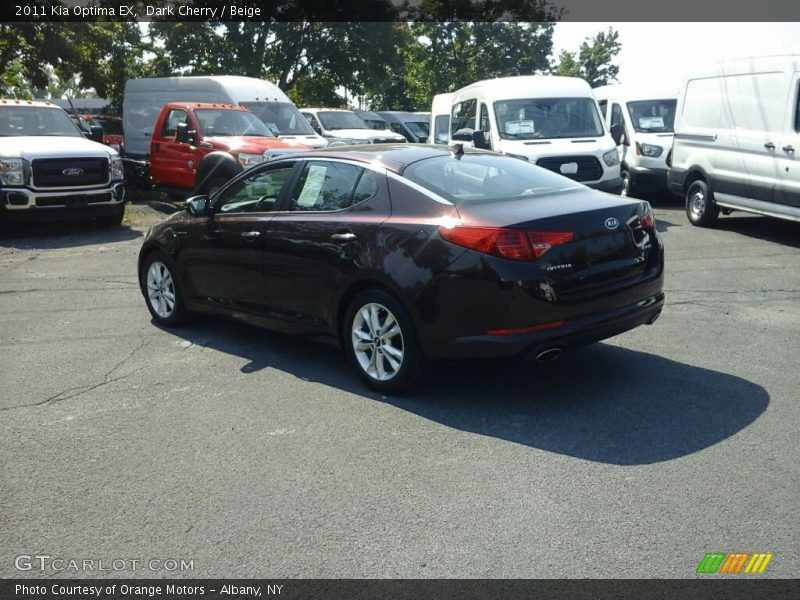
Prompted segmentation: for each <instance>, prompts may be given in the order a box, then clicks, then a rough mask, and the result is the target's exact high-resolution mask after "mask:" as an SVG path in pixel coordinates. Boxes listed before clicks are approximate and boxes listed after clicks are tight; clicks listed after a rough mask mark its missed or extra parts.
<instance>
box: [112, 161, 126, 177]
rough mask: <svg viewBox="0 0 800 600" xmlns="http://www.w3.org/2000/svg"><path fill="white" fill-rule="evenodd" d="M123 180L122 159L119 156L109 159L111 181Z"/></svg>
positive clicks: (123, 168)
mask: <svg viewBox="0 0 800 600" xmlns="http://www.w3.org/2000/svg"><path fill="white" fill-rule="evenodd" d="M121 179H125V167H124V166H123V165H122V159H121V158H120V157H119V156H112V157H111V181H119V180H121Z"/></svg>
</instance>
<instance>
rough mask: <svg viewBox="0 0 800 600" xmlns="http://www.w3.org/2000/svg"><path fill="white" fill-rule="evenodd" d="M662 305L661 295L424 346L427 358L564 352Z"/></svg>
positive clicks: (645, 319) (647, 316) (653, 314)
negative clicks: (551, 323) (537, 327)
mask: <svg viewBox="0 0 800 600" xmlns="http://www.w3.org/2000/svg"><path fill="white" fill-rule="evenodd" d="M663 307H664V294H663V292H659V293H658V294H656V295H653V296H649V297H647V298H643V299H642V300H639V301H638V302H635V303H632V304H628V305H626V306H621V307H617V308H613V309H610V310H606V311H602V312H597V313H593V314H589V315H585V316H581V317H577V318H574V319H568V320H565V321H563V324H561V325H560V326H558V327H553V328H551V329H544V330H541V331H535V332H532V333H520V334H506V335H480V336H468V337H461V338H456V339H453V340H450V341H449V342H448V343H446V344H437V345H435V346H433V347H430V348H428V349H427V350H428V351H427V352H426V356H427V358H429V359H431V360H449V359H469V358H511V357H515V356H530V357H533V358H535V357H536V356H537V355H539V354H541V353H542V352H544V351H546V350H549V349H551V348H557V349H558V350H561V351H564V350H569V349H571V348H575V347H578V346H583V345H586V344H591V343H593V342H599V341H600V340H604V339H606V338H609V337H612V336H615V335H617V334H620V333H623V332H625V331H629V330H631V329H634V328H635V327H638V326H640V325H645V324H651V323H653V322H654V321H655V320H656V319H657V318H658V317H659V315H660V314H661V310H662V308H663Z"/></svg>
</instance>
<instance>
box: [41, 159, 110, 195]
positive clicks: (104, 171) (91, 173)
mask: <svg viewBox="0 0 800 600" xmlns="http://www.w3.org/2000/svg"><path fill="white" fill-rule="evenodd" d="M32 167H33V185H34V187H37V188H68V187H82V186H88V185H102V184H104V183H108V177H109V174H108V159H106V158H39V159H36V160H34V161H33V164H32ZM67 173H71V174H67Z"/></svg>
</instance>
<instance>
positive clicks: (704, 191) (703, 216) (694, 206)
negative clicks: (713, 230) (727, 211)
mask: <svg viewBox="0 0 800 600" xmlns="http://www.w3.org/2000/svg"><path fill="white" fill-rule="evenodd" d="M686 216H687V217H688V218H689V222H690V223H691V224H692V225H697V226H698V227H710V226H711V225H713V224H714V222H715V221H716V220H717V217H718V216H719V207H718V206H717V205H716V204H714V195H713V194H712V193H711V191H710V190H709V189H708V184H706V182H705V181H703V180H701V179H697V180H695V181H693V182H692V183H691V184H690V185H689V189H688V190H686Z"/></svg>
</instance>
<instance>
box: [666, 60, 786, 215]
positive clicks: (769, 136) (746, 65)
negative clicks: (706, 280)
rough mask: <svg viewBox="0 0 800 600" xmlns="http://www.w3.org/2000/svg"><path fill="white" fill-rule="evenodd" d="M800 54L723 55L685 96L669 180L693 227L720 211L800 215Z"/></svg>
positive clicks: (687, 86) (698, 76) (697, 76)
mask: <svg viewBox="0 0 800 600" xmlns="http://www.w3.org/2000/svg"><path fill="white" fill-rule="evenodd" d="M799 88H800V52H797V53H792V54H784V55H777V56H761V57H751V58H745V59H739V60H732V61H724V62H721V63H717V64H716V65H715V66H713V67H710V68H707V69H705V70H702V71H699V72H697V73H696V74H694V75H691V76H690V77H689V78H688V80H687V81H686V83H685V84H684V86H683V88H682V90H681V93H680V95H679V97H678V107H677V114H676V117H675V141H674V143H673V147H672V164H671V166H670V170H669V186H670V189H671V190H672V191H673V192H675V193H676V194H680V195H682V196H683V197H684V198H685V199H686V214H687V216H688V218H689V221H691V222H692V223H693V224H694V225H700V226H708V225H711V224H713V223H714V221H715V220H716V218H717V216H718V215H719V212H720V210H722V211H723V212H724V213H728V212H730V211H731V210H734V209H735V210H743V211H749V212H753V213H758V214H762V215H767V216H771V217H778V218H782V219H791V220H794V221H800V158H798V153H800V91H799Z"/></svg>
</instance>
